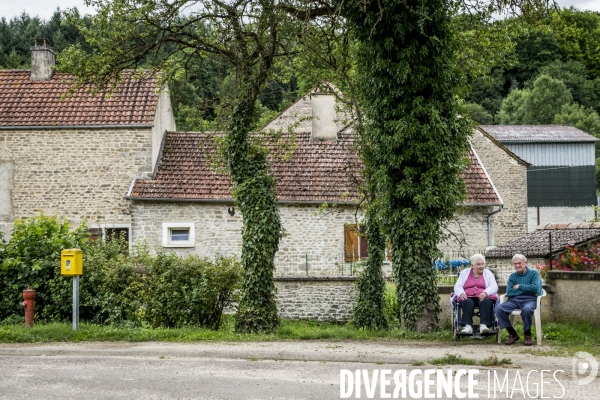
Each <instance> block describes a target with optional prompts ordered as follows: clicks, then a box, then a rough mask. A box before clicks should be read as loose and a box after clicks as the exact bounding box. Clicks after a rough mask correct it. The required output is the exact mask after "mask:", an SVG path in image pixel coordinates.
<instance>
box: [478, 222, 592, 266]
mask: <svg viewBox="0 0 600 400" xmlns="http://www.w3.org/2000/svg"><path fill="white" fill-rule="evenodd" d="M550 237H552V254H556V253H558V252H561V251H563V250H564V249H565V246H567V245H571V246H572V245H575V246H580V245H582V244H585V243H587V242H589V241H595V240H599V239H600V223H598V222H596V223H579V224H548V225H544V226H540V227H538V229H536V230H535V231H533V232H530V233H528V234H527V235H525V236H521V237H519V238H517V239H515V240H511V241H510V242H508V243H505V244H503V245H502V246H497V247H494V248H493V249H490V250H488V251H486V252H485V256H486V257H497V258H506V257H512V256H513V255H515V254H517V253H520V254H523V255H525V256H527V257H532V256H537V257H549V256H550Z"/></svg>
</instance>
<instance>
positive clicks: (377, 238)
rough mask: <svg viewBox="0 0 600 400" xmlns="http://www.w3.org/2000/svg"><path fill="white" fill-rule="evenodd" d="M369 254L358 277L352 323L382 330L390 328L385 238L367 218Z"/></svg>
mask: <svg viewBox="0 0 600 400" xmlns="http://www.w3.org/2000/svg"><path fill="white" fill-rule="evenodd" d="M364 223H365V226H366V232H365V233H366V235H367V241H368V243H369V254H368V257H367V262H366V265H365V268H364V269H363V270H362V272H361V274H360V275H359V277H358V280H357V282H356V286H357V289H358V296H357V299H356V305H355V306H354V310H353V313H352V323H353V324H354V325H356V326H357V327H360V328H366V329H369V330H381V329H386V328H387V327H388V324H387V321H386V317H385V311H384V302H383V298H384V293H385V280H384V279H383V272H382V271H381V266H382V265H383V259H384V256H385V237H384V236H383V235H382V233H381V230H380V229H379V224H377V222H376V221H374V219H373V218H370V217H369V216H367V217H366V218H365V221H364Z"/></svg>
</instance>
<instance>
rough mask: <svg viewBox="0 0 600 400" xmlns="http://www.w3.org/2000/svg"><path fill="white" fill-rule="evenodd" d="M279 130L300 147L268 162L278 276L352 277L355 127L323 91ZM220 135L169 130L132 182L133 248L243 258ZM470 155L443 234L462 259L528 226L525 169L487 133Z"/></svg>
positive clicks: (290, 112) (356, 239)
mask: <svg viewBox="0 0 600 400" xmlns="http://www.w3.org/2000/svg"><path fill="white" fill-rule="evenodd" d="M276 130H281V131H280V132H282V133H283V135H282V136H283V140H284V141H285V139H291V138H292V137H293V138H294V140H293V147H294V148H295V151H294V152H293V153H292V154H291V157H289V159H286V158H284V157H280V156H281V153H279V154H278V153H277V150H276V151H275V155H273V156H272V159H271V165H272V170H273V173H274V175H275V177H276V179H277V198H278V204H279V210H280V213H281V219H282V223H283V227H284V229H285V237H283V238H282V240H281V242H280V247H279V248H280V250H279V252H278V254H277V256H276V260H275V262H276V271H275V273H276V275H280V276H282V275H285V276H299V275H311V276H325V275H339V274H346V275H347V274H350V273H351V271H352V268H353V264H354V263H355V262H357V261H358V260H360V259H361V258H363V257H364V256H365V250H366V245H365V243H364V241H363V239H362V238H361V237H360V235H358V234H357V233H356V224H357V221H359V220H360V217H361V213H360V210H359V207H358V205H359V202H360V199H359V192H358V190H357V184H356V182H357V180H358V179H359V171H360V162H359V160H358V158H357V157H356V155H355V154H354V153H353V151H352V148H353V137H352V131H351V124H348V121H347V119H346V118H345V117H344V114H343V113H341V112H339V111H336V107H335V97H334V96H333V95H331V94H327V93H325V92H322V91H320V89H319V88H318V87H317V88H315V89H314V90H313V91H312V92H311V93H308V94H306V95H305V96H303V97H302V98H300V99H299V100H298V101H296V102H295V103H294V104H293V105H291V106H290V107H289V108H288V109H287V110H285V111H284V112H283V113H281V114H280V115H279V116H278V117H276V118H275V119H274V120H273V121H272V122H270V123H269V124H268V125H267V126H266V127H265V128H264V132H269V131H276ZM215 135H217V134H215V133H209V132H167V135H166V137H165V140H164V142H163V146H162V148H161V157H160V160H159V162H158V166H157V169H156V172H155V173H154V174H153V175H152V176H151V177H150V178H137V179H134V181H133V182H132V184H131V189H130V191H129V192H128V194H127V198H128V199H129V200H130V201H131V210H132V227H133V240H134V241H138V240H145V241H146V242H147V243H148V244H149V245H150V246H156V247H158V248H165V249H168V250H170V251H174V252H177V253H180V254H189V253H191V254H198V255H201V256H208V257H211V256H214V255H215V254H225V255H229V254H238V255H239V254H240V253H241V234H240V230H241V227H242V219H241V216H240V215H239V213H238V212H237V211H236V209H235V207H234V204H233V200H232V197H231V189H232V185H231V182H230V179H229V178H228V176H227V174H226V168H221V169H220V170H219V169H214V167H212V165H213V164H214V153H215V145H214V141H213V137H214V136H215ZM273 150H275V147H273ZM468 156H469V160H470V164H469V165H468V166H467V167H466V168H465V171H464V173H463V178H464V179H465V182H466V187H467V199H466V202H465V204H464V207H463V208H462V209H461V211H460V212H459V213H457V215H456V218H455V220H454V221H453V222H452V223H451V224H449V226H448V227H447V229H448V230H449V231H450V232H452V234H453V235H452V237H451V239H450V240H448V241H447V242H446V243H441V244H440V246H441V248H442V249H443V250H452V249H463V250H464V251H463V253H464V254H462V255H463V256H468V255H469V254H468V253H469V252H470V251H473V249H476V250H477V251H483V249H484V248H485V247H486V246H488V245H490V244H494V243H498V240H502V241H506V240H508V239H510V238H514V237H517V236H520V235H522V234H524V233H526V227H527V225H526V218H527V203H526V201H527V194H526V191H525V189H524V188H525V185H526V179H527V176H526V169H527V163H526V162H524V161H523V160H521V159H520V158H519V157H517V156H516V155H514V154H513V153H511V152H510V151H509V150H507V149H506V148H505V147H504V146H502V145H501V144H500V143H498V142H497V141H495V140H493V138H490V137H489V136H487V135H486V134H485V133H483V132H480V133H479V134H477V132H476V135H475V137H474V138H473V140H472V147H471V151H470V152H469V154H468ZM484 160H485V161H484ZM486 162H489V166H491V169H490V167H489V166H488V165H487V164H486ZM495 169H498V170H495ZM495 177H497V178H498V183H499V185H498V184H496V182H495V181H494V180H495V179H496V178H495ZM325 203H326V204H328V206H327V207H325V208H323V207H322V205H323V204H325ZM505 215H506V217H505ZM389 267H390V265H389V263H388V262H386V266H384V268H385V269H387V270H388V271H389Z"/></svg>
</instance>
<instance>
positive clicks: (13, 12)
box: [0, 0, 600, 20]
mask: <svg viewBox="0 0 600 400" xmlns="http://www.w3.org/2000/svg"><path fill="white" fill-rule="evenodd" d="M558 4H559V5H560V6H561V7H570V6H575V7H577V8H579V9H580V10H593V11H600V1H599V0H558ZM57 7H60V9H61V10H66V9H67V8H71V7H77V9H79V11H80V12H81V13H82V14H88V13H93V11H94V9H93V8H90V7H86V6H85V3H84V0H25V1H18V0H17V1H15V0H0V17H5V18H6V19H7V20H8V19H11V18H13V17H15V16H17V15H19V14H21V13H22V12H23V11H25V12H26V13H27V14H29V15H31V16H34V15H37V16H39V17H40V18H42V19H48V18H50V16H52V13H53V12H54V10H56V8H57Z"/></svg>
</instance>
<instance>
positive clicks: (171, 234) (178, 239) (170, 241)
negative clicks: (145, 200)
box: [163, 222, 196, 247]
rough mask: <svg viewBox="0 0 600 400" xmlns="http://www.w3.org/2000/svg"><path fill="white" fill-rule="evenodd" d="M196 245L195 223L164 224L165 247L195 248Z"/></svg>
mask: <svg viewBox="0 0 600 400" xmlns="http://www.w3.org/2000/svg"><path fill="white" fill-rule="evenodd" d="M195 245H196V237H195V232H194V223H193V222H165V223H163V247H194V246H195Z"/></svg>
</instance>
